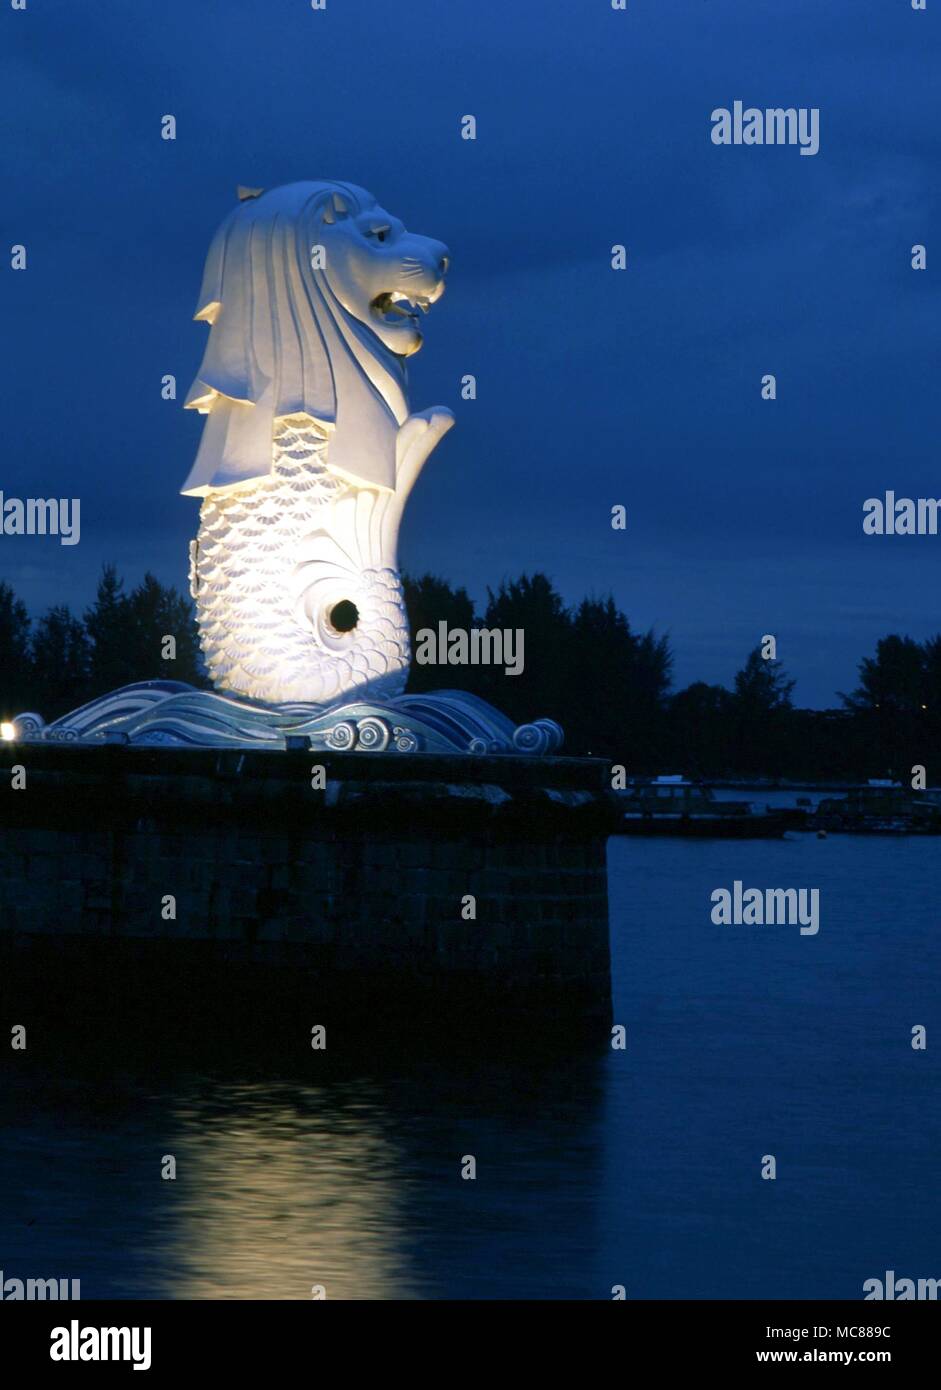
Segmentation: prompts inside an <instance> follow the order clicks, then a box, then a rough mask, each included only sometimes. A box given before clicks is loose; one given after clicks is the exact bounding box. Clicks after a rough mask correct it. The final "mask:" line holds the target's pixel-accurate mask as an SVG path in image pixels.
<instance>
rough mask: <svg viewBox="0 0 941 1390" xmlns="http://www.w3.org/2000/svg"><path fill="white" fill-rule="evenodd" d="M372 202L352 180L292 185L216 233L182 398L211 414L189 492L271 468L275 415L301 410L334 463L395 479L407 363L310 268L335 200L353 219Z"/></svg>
mask: <svg viewBox="0 0 941 1390" xmlns="http://www.w3.org/2000/svg"><path fill="white" fill-rule="evenodd" d="M374 203H375V200H374V199H373V198H372V196H371V194H369V193H367V192H366V191H365V189H362V188H359V187H357V186H356V185H355V184H349V183H338V182H332V181H322V182H304V183H292V184H287V185H285V186H283V187H281V188H275V189H272V190H271V191H270V192H266V193H263V194H261V196H258V197H255V196H251V197H249V198H247V199H246V200H245V201H243V202H241V203H240V204H239V205H238V206H237V207H235V208H234V209H233V210H232V212H231V213H229V215H228V217H226V219H225V220H224V222H223V223H222V225H221V226H220V228H219V230H218V231H217V232H216V235H215V237H214V238H213V241H212V244H211V246H210V248H209V253H208V256H207V258H206V267H205V271H204V274H203V281H202V287H201V289H200V294H199V302H198V304H197V308H196V314H195V316H194V317H195V318H196V319H200V320H204V321H205V322H207V323H208V324H209V325H210V332H209V342H208V344H207V346H206V351H205V355H204V357H203V360H202V364H201V366H200V368H199V372H198V374H197V376H196V380H195V381H194V382H193V385H192V387H191V389H190V391H189V394H188V395H187V398H186V403H185V404H186V408H187V409H191V410H198V411H200V412H201V413H202V414H204V415H206V416H207V420H206V424H205V428H204V430H203V435H202V440H201V442H200V446H199V451H198V453H197V456H196V461H195V463H194V465H193V468H192V470H191V471H190V474H189V476H188V477H187V479H186V482H185V483H184V485H183V487H182V489H181V491H182V492H183V493H184V494H185V495H187V496H201V497H204V496H206V495H208V494H209V493H211V492H214V491H222V492H225V491H233V490H236V489H239V488H244V487H247V486H250V485H252V484H254V483H255V482H256V481H257V480H258V479H260V478H264V477H267V476H269V474H270V472H271V467H272V439H273V435H274V424H275V420H276V419H277V418H278V417H280V416H289V415H300V414H306V415H309V416H311V417H312V418H313V419H314V420H316V421H317V422H318V423H319V424H320V425H322V426H323V427H324V429H325V431H326V433H327V434H328V436H329V448H328V459H329V468H330V469H331V471H334V472H336V473H338V474H340V475H341V476H343V477H346V478H348V479H351V480H352V481H354V482H355V483H358V484H359V485H361V486H363V485H365V486H369V487H378V488H388V489H394V488H395V482H396V434H397V431H398V428H399V426H400V425H401V424H402V423H403V422H404V421H405V420H406V418H407V416H408V406H407V402H406V398H405V367H404V363H403V360H402V359H401V358H400V357H398V356H397V354H395V353H394V352H391V351H390V350H389V349H388V348H387V347H386V346H385V345H384V344H383V343H382V342H381V341H380V339H379V338H378V337H377V336H376V334H375V333H373V332H372V330H371V329H370V327H369V326H368V324H366V323H364V322H362V321H361V320H360V319H358V318H356V317H355V316H354V315H353V314H351V313H350V312H348V310H347V309H346V308H344V306H343V305H342V304H341V303H340V301H339V299H338V298H337V296H336V294H335V293H334V290H333V289H332V288H331V285H330V281H329V278H328V274H327V273H326V272H325V270H324V269H321V268H314V266H315V263H316V257H315V255H314V250H315V248H316V247H317V246H318V245H319V244H320V228H321V227H322V225H323V223H324V221H332V209H333V208H334V207H335V206H342V207H343V208H344V210H347V209H348V210H349V212H350V214H351V215H354V216H355V215H356V214H358V213H360V212H362V211H364V210H366V209H368V208H369V207H371V206H373V205H374Z"/></svg>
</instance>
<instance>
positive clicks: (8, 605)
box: [0, 581, 32, 718]
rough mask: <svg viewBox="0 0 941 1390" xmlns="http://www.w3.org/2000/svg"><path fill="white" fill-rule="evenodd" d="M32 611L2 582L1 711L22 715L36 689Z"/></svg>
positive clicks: (0, 638)
mask: <svg viewBox="0 0 941 1390" xmlns="http://www.w3.org/2000/svg"><path fill="white" fill-rule="evenodd" d="M29 626H30V624H29V614H28V613H27V611H26V605H25V604H24V603H23V602H22V600H20V599H18V598H17V597H16V594H15V593H14V592H13V590H12V589H11V588H10V585H9V584H6V583H3V582H2V581H0V711H2V713H3V714H4V716H5V717H6V718H9V717H10V716H11V715H14V714H22V713H23V712H24V709H25V706H26V704H27V703H28V700H29V695H30V692H31V689H32V680H31V676H32V672H31V670H30V666H31V662H30V654H29Z"/></svg>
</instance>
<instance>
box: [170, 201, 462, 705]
mask: <svg viewBox="0 0 941 1390" xmlns="http://www.w3.org/2000/svg"><path fill="white" fill-rule="evenodd" d="M447 268H448V253H447V248H446V247H445V246H443V245H442V244H441V243H440V242H438V241H432V240H430V239H429V238H427V237H422V236H416V235H415V234H414V233H411V232H407V231H406V230H405V228H404V227H403V225H402V223H401V222H400V221H399V220H398V218H396V217H392V216H390V214H389V213H387V212H385V211H384V210H383V209H382V208H381V207H379V206H378V205H377V203H376V201H375V199H374V198H373V197H372V196H371V195H370V194H368V193H367V192H365V190H364V189H362V188H358V187H356V185H355V184H347V183H327V182H323V183H320V182H318V183H293V184H288V185H286V186H284V187H282V188H276V189H272V190H271V191H269V192H266V193H262V194H261V195H260V196H255V195H254V191H252V193H251V195H250V196H248V197H246V198H244V199H243V201H241V202H240V203H239V205H238V206H237V207H236V208H234V209H233V211H232V212H231V213H230V214H229V216H228V217H227V218H226V219H225V221H224V222H223V223H222V226H221V227H220V228H219V230H218V232H217V233H216V235H215V238H214V239H213V242H212V245H211V246H210V248H209V255H208V257H207V260H206V269H205V273H204V276H203V284H202V290H201V292H200V296H199V304H198V306H197V313H196V318H197V319H204V320H206V321H207V322H208V323H209V324H210V325H211V327H210V335H209V343H208V346H207V348H206V353H205V356H204V358H203V362H202V366H201V367H200V369H199V374H198V376H197V378H196V381H195V382H194V383H193V386H192V388H191V390H190V392H189V395H188V397H187V400H186V404H187V406H188V407H190V408H194V409H197V410H199V411H201V412H202V413H203V414H205V415H206V416H207V419H206V424H205V427H204V430H203V437H202V442H201V444H200V448H199V453H198V455H197V458H196V462H195V464H194V466H193V469H192V471H191V472H190V475H189V477H188V478H187V480H186V483H185V484H184V487H183V489H182V490H183V492H184V493H186V494H187V495H190V496H198V497H202V498H203V499H204V500H203V504H202V508H201V511H200V525H199V536H198V539H197V540H196V541H195V542H194V543H193V545H192V546H191V565H190V580H191V586H192V593H193V597H194V599H195V601H196V608H197V618H198V622H199V630H200V640H201V644H202V647H203V651H204V653H205V657H206V661H207V664H208V667H209V671H210V674H211V676H212V679H213V682H214V684H215V686H216V688H217V689H218V690H221V691H224V692H231V693H232V694H235V695H239V696H243V697H247V698H248V699H252V700H261V701H266V702H270V703H273V704H277V703H287V702H292V701H297V702H304V703H307V704H318V705H328V704H333V703H335V702H336V701H338V700H340V699H342V698H343V697H345V696H347V695H350V694H353V693H355V694H356V695H357V696H363V697H368V698H370V699H388V698H391V697H394V696H396V695H398V694H399V693H400V692H401V691H402V690H403V689H404V686H405V681H406V677H407V675H408V667H409V639H408V623H407V619H406V613H405V606H404V603H403V597H402V586H401V583H400V580H399V575H398V570H397V568H396V543H397V538H398V530H399V523H400V521H401V518H402V510H403V507H404V505H405V501H406V499H407V497H408V495H409V492H410V491H411V488H412V486H413V484H414V482H415V480H416V478H417V477H418V474H419V472H420V471H421V468H422V466H423V464H424V462H425V460H426V458H427V457H428V455H429V454H430V453H431V451H432V449H433V448H434V447H435V445H436V444H437V442H438V440H439V439H440V438H441V436H442V435H443V434H444V433H445V432H446V431H447V430H448V429H450V427H451V425H452V424H453V423H454V417H453V415H452V414H451V412H450V411H449V410H445V409H434V410H429V411H423V412H422V413H420V414H417V415H410V414H409V409H408V402H407V399H406V395H405V390H406V373H405V359H406V357H408V356H410V355H411V354H412V353H413V352H417V351H418V349H419V348H420V347H421V343H422V334H421V330H420V327H419V322H420V319H419V316H420V314H421V313H422V312H423V311H426V310H427V309H428V307H429V306H430V305H431V304H433V303H434V302H435V301H436V300H437V299H439V298H440V296H441V294H442V293H443V291H444V276H445V272H446V271H447Z"/></svg>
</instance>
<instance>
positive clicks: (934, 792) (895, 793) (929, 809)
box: [810, 777, 941, 835]
mask: <svg viewBox="0 0 941 1390" xmlns="http://www.w3.org/2000/svg"><path fill="white" fill-rule="evenodd" d="M810 826H811V828H812V829H814V830H827V831H841V830H842V831H846V832H847V833H848V834H851V835H941V788H937V787H931V788H929V789H928V790H927V791H913V790H912V788H911V787H906V786H904V785H903V784H902V783H901V782H893V781H892V780H891V779H888V778H879V777H871V778H870V779H869V781H868V782H866V783H865V784H864V785H862V786H859V787H851V788H850V789H849V791H848V792H847V794H846V796H844V797H827V798H825V799H824V800H823V801H821V802H820V804H819V805H818V807H817V809H816V811H815V812H814V814H813V816H812V817H811V820H810Z"/></svg>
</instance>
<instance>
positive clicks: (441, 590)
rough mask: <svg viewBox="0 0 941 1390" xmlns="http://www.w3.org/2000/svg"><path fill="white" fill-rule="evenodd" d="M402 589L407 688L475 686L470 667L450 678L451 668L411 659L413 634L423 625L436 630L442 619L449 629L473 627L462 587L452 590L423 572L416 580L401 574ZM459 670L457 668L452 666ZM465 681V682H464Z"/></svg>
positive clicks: (469, 602) (471, 610)
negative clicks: (408, 653)
mask: <svg viewBox="0 0 941 1390" xmlns="http://www.w3.org/2000/svg"><path fill="white" fill-rule="evenodd" d="M402 588H403V590H404V592H405V607H406V611H407V612H408V625H409V631H410V633H411V638H412V653H413V660H412V667H411V671H410V672H409V678H408V690H409V691H410V692H417V691H424V690H440V689H441V688H442V687H443V686H450V685H457V686H458V688H459V689H461V690H469V689H475V688H476V687H477V684H478V682H477V681H476V678H475V675H474V671H473V668H469V669H468V668H465V670H464V672H463V673H461V674H463V676H464V678H465V679H463V680H462V679H461V674H458V675H457V676H456V678H455V679H452V676H451V668H442V667H440V666H419V664H418V662H417V661H415V660H414V652H415V648H416V645H417V644H416V636H417V634H418V633H419V632H421V631H422V629H424V628H431V630H432V631H433V632H437V630H438V624H439V623H440V622H445V623H447V625H448V628H449V629H453V628H461V629H463V630H464V631H467V630H468V629H469V628H472V627H473V626H474V603H473V600H472V599H471V598H470V596H469V595H468V593H467V591H466V589H452V588H451V585H450V584H449V583H448V582H447V580H446V579H439V578H438V577H437V576H436V575H433V574H423V575H422V576H421V578H419V579H411V578H409V576H408V575H403V576H402ZM454 669H455V671H456V672H457V671H459V668H454ZM465 682H466V683H465Z"/></svg>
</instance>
